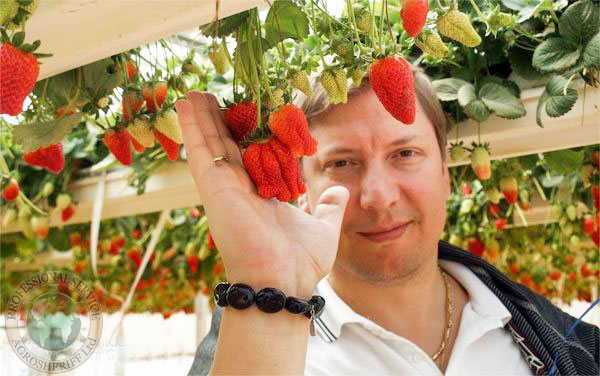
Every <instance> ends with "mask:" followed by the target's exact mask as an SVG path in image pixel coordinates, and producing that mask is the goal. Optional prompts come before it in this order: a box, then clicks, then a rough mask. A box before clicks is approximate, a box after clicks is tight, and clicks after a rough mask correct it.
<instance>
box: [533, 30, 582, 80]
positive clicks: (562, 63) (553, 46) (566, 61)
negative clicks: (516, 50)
mask: <svg viewBox="0 0 600 376" xmlns="http://www.w3.org/2000/svg"><path fill="white" fill-rule="evenodd" d="M580 56H581V46H579V45H576V44H573V43H571V42H569V41H568V40H566V39H563V38H548V39H547V40H545V41H543V42H542V43H541V44H540V45H539V46H537V47H536V49H535V51H534V52H533V60H532V65H533V66H534V67H535V68H537V69H539V70H540V71H543V72H552V71H561V70H564V69H567V68H569V67H570V66H571V65H573V64H575V63H576V62H577V60H578V59H579V57H580Z"/></svg>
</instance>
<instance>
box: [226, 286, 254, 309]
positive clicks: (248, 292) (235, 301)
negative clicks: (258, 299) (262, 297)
mask: <svg viewBox="0 0 600 376" xmlns="http://www.w3.org/2000/svg"><path fill="white" fill-rule="evenodd" d="M227 303H229V305H230V306H232V307H233V308H236V309H245V308H248V307H250V306H251V305H252V303H254V290H253V289H252V287H250V286H248V285H246V284H243V283H234V284H233V285H231V287H230V288H229V290H227Z"/></svg>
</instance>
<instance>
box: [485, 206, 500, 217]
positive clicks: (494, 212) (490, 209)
mask: <svg viewBox="0 0 600 376" xmlns="http://www.w3.org/2000/svg"><path fill="white" fill-rule="evenodd" d="M501 211H502V209H500V206H499V205H498V204H494V203H493V202H492V203H490V204H489V206H488V212H489V213H490V214H491V215H492V216H494V217H499V216H500V212H501Z"/></svg>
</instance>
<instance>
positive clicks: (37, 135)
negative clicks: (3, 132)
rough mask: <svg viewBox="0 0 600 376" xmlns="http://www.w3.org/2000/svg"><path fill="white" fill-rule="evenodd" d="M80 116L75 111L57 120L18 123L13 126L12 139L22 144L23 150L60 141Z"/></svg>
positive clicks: (78, 120) (77, 122)
mask: <svg viewBox="0 0 600 376" xmlns="http://www.w3.org/2000/svg"><path fill="white" fill-rule="evenodd" d="M81 118H82V114H81V113H77V114H73V115H69V116H65V117H63V118H60V119H57V120H51V121H46V122H41V123H35V122H34V123H26V124H20V125H18V126H16V127H13V139H14V141H15V143H17V144H20V145H22V146H23V149H24V152H29V151H33V150H35V149H38V148H41V147H45V146H48V145H51V144H55V143H57V142H60V141H61V140H62V139H63V138H64V137H65V136H66V135H67V134H68V133H69V132H70V131H71V129H72V128H73V127H75V126H76V125H77V124H79V123H80V122H81Z"/></svg>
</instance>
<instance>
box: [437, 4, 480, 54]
mask: <svg viewBox="0 0 600 376" xmlns="http://www.w3.org/2000/svg"><path fill="white" fill-rule="evenodd" d="M436 24H437V30H438V31H439V32H440V34H442V35H443V36H446V37H448V38H450V39H453V40H455V41H457V42H460V43H462V44H464V45H465V46H467V47H476V46H478V45H479V44H480V43H481V37H480V36H479V34H477V31H476V30H475V29H474V28H473V25H471V20H470V19H469V16H468V15H466V14H464V13H463V12H461V11H459V10H458V9H451V10H450V11H448V13H446V14H444V15H442V16H441V17H439V18H438V19H437V22H436Z"/></svg>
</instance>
